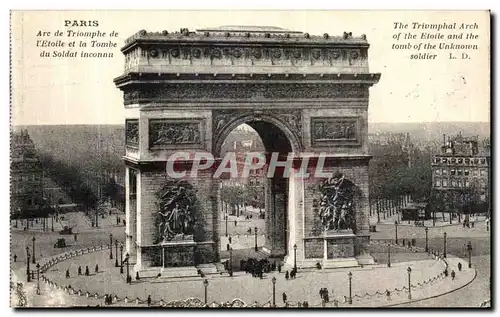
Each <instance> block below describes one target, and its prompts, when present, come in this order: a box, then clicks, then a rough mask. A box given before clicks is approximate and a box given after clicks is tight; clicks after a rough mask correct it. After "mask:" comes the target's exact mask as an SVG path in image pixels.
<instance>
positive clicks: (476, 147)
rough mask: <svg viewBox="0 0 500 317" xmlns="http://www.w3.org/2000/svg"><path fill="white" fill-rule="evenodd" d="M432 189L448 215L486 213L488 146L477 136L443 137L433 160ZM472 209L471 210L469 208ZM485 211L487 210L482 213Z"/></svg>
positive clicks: (488, 192)
mask: <svg viewBox="0 0 500 317" xmlns="http://www.w3.org/2000/svg"><path fill="white" fill-rule="evenodd" d="M431 166H432V190H433V194H435V196H436V197H437V200H438V203H440V205H441V208H443V209H444V211H448V212H466V213H468V212H474V211H478V212H486V211H487V209H488V208H489V207H488V206H489V201H490V153H489V147H485V146H484V145H482V144H480V142H479V139H478V137H477V136H476V137H465V136H462V134H461V133H460V134H458V135H457V136H454V137H448V138H447V137H446V135H444V136H443V145H442V146H441V148H440V152H439V153H438V154H436V155H434V157H433V158H432V164H431ZM471 208H472V209H471ZM485 208H486V210H485Z"/></svg>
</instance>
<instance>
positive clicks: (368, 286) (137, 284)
mask: <svg viewBox="0 0 500 317" xmlns="http://www.w3.org/2000/svg"><path fill="white" fill-rule="evenodd" d="M103 252H104V253H103ZM111 262H113V261H111V260H109V258H108V257H107V251H106V250H104V251H98V252H94V253H91V254H85V255H82V256H79V257H76V258H73V259H72V260H71V261H64V262H61V263H59V264H57V265H55V266H54V267H52V268H51V269H49V271H48V272H46V273H45V276H46V277H47V278H49V279H50V280H52V281H54V282H56V283H57V284H59V285H69V284H71V285H72V287H73V288H75V289H81V290H84V291H88V292H89V293H90V294H95V293H98V294H103V293H110V294H113V295H116V296H117V297H118V298H120V299H123V298H124V297H127V298H128V299H135V298H140V299H141V300H144V299H146V298H147V296H148V295H151V297H152V299H153V301H159V300H160V299H161V300H163V301H165V302H168V301H172V300H181V299H186V298H192V297H195V298H203V297H204V287H203V279H202V278H191V279H182V278H177V279H175V281H174V280H167V279H159V280H157V279H142V280H140V281H135V279H134V282H133V284H132V285H127V284H126V283H125V280H124V275H121V274H119V269H117V268H115V267H114V262H113V263H111ZM96 264H98V265H99V268H100V272H99V273H97V274H93V275H92V276H91V277H90V278H89V277H85V276H77V275H75V272H76V271H77V268H78V265H88V266H89V268H91V269H92V268H94V266H95V265H96ZM408 266H411V267H412V269H413V272H414V273H413V274H414V276H415V283H418V282H420V283H423V282H424V281H425V280H428V279H431V278H434V277H435V276H437V275H438V274H440V273H441V272H442V271H443V270H444V265H443V263H441V262H438V261H436V260H434V259H430V260H424V261H417V262H402V263H394V265H393V266H392V267H391V268H386V267H383V266H382V267H381V266H375V267H370V266H366V267H364V268H353V269H351V270H350V271H352V272H353V278H352V289H353V293H354V294H364V293H365V292H366V293H375V292H377V291H381V290H382V291H383V290H385V289H393V288H402V287H404V285H405V281H406V280H405V278H406V276H407V273H406V269H407V267H408ZM66 269H69V270H70V272H71V274H72V277H71V278H70V279H66V278H65V277H64V272H65V271H66ZM348 272H349V270H347V269H338V270H318V271H311V272H302V273H301V272H299V274H298V275H297V278H296V279H293V280H286V279H285V278H284V274H283V273H282V274H279V273H277V272H272V273H269V274H266V276H265V278H264V279H259V278H253V277H251V276H250V275H249V274H244V275H237V276H234V277H233V278H229V277H227V276H224V277H220V276H217V277H211V276H209V277H208V280H209V298H210V299H209V301H216V302H226V301H231V300H233V299H235V298H240V299H241V300H243V301H244V302H245V303H252V302H254V301H257V302H259V303H265V302H267V301H269V300H270V299H271V297H272V283H271V278H272V277H276V278H277V283H276V292H277V294H279V295H281V293H282V292H286V293H287V296H288V298H289V300H290V301H292V302H293V301H297V300H300V301H304V300H307V301H308V302H309V304H310V306H311V307H312V306H320V305H321V299H320V297H319V295H318V294H317V293H318V291H319V289H320V288H321V287H327V288H328V289H330V290H332V292H333V294H332V296H331V298H332V299H333V298H334V297H335V298H337V299H338V300H339V301H340V300H341V299H343V298H344V296H348V287H347V285H348V274H347V273H348ZM111 281H112V282H111ZM280 297H281V296H280ZM360 305H361V304H360ZM361 306H363V305H361Z"/></svg>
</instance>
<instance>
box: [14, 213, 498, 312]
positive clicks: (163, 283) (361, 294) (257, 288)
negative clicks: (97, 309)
mask: <svg viewBox="0 0 500 317" xmlns="http://www.w3.org/2000/svg"><path fill="white" fill-rule="evenodd" d="M113 217H116V215H111V216H109V215H107V216H106V217H105V219H104V221H102V222H101V223H102V225H103V226H104V227H100V228H92V227H91V226H90V225H89V219H88V218H87V217H86V216H85V215H84V214H83V213H81V212H80V213H68V214H66V219H67V220H66V221H68V222H70V223H73V224H75V228H76V230H75V232H76V233H77V241H74V237H73V236H71V235H61V234H59V233H58V232H43V231H42V230H41V228H38V227H36V226H35V227H32V228H30V230H29V231H23V230H13V231H12V239H13V241H16V243H13V244H12V246H11V255H12V256H13V255H14V254H16V255H17V259H16V260H17V261H16V262H13V261H12V281H13V282H14V281H20V282H22V283H23V284H24V286H23V288H24V291H25V292H26V294H27V298H28V305H29V306H61V305H64V306H67V305H72V306H75V305H76V306H79V305H83V306H87V305H90V306H94V305H103V304H104V303H103V300H102V298H100V299H93V298H92V297H90V298H87V297H85V296H76V295H70V294H68V293H67V292H65V291H63V290H62V289H57V288H54V287H52V286H49V285H48V284H46V283H43V282H42V283H40V284H41V288H40V289H41V295H36V282H34V281H33V282H31V283H26V282H25V281H26V276H25V268H26V255H25V247H26V246H29V247H30V249H32V238H33V237H35V238H36V242H35V243H36V249H35V252H36V258H37V260H36V262H39V261H40V260H41V258H45V259H47V258H50V257H52V256H54V255H57V254H61V253H64V252H69V251H71V250H77V249H81V248H86V247H93V246H95V245H105V246H106V247H107V245H108V244H109V233H112V234H113V237H114V238H113V241H114V240H115V238H118V240H119V241H123V231H124V227H123V226H122V225H116V219H115V222H114V223H113V221H112V220H113ZM236 220H237V221H238V223H237V225H234V220H233V221H232V222H231V224H232V226H230V225H229V223H228V230H231V233H232V235H231V240H232V243H231V246H232V248H233V250H234V252H233V260H234V261H235V262H236V261H237V259H239V258H242V259H244V258H248V257H258V254H257V253H255V252H254V250H253V247H254V244H255V235H254V234H253V233H254V231H253V230H254V229H252V234H248V233H246V230H242V232H243V233H242V234H239V233H237V231H235V230H239V228H242V229H245V228H248V227H249V225H250V224H251V225H252V226H253V225H254V224H255V223H257V225H259V223H258V222H257V221H259V220H261V219H254V220H253V222H252V221H249V222H248V223H246V222H245V219H244V217H243V219H240V218H239V219H236ZM106 221H107V222H106ZM12 225H13V224H12ZM224 225H225V224H224V223H221V226H224ZM262 225H263V224H262ZM230 228H231V229H230ZM377 229H378V230H377V232H375V233H373V234H372V239H373V240H374V242H376V241H392V242H394V241H395V226H394V224H385V223H382V224H379V225H377ZM444 232H446V233H447V235H448V237H447V247H448V254H449V256H448V260H447V261H448V263H449V265H450V267H454V270H455V271H458V270H457V269H456V264H457V261H458V260H459V259H458V258H456V257H454V256H453V255H457V256H459V257H462V258H463V260H462V263H463V266H464V267H466V263H467V259H466V258H467V254H465V253H463V245H464V244H465V243H466V242H467V241H472V243H473V246H474V248H473V251H472V256H473V258H472V260H473V262H474V265H473V268H476V267H477V276H476V270H470V271H467V270H463V271H462V272H461V273H457V277H456V279H455V280H454V281H451V278H449V277H448V278H443V277H441V278H440V279H439V280H436V281H433V282H432V283H430V282H429V280H430V279H432V278H434V277H436V276H439V274H441V273H442V272H443V270H444V264H443V263H442V262H441V261H436V260H435V259H432V258H430V257H429V256H428V255H427V253H425V252H413V250H410V249H408V248H398V247H393V248H392V253H391V262H392V265H391V268H387V260H388V259H387V247H386V246H385V245H383V244H380V243H373V244H371V246H370V253H371V254H372V256H373V257H374V259H375V260H376V262H377V263H378V264H376V265H374V266H366V267H364V268H359V267H358V268H351V269H334V270H307V271H299V274H298V275H297V278H296V279H294V280H286V279H285V277H284V273H281V274H279V273H278V272H272V273H269V274H266V275H265V276H264V278H263V279H259V278H253V277H251V275H250V274H245V273H244V272H235V274H234V276H233V277H232V278H231V277H229V276H228V275H227V274H226V273H224V274H222V275H220V274H214V275H207V276H206V277H205V278H207V280H208V282H209V285H208V288H207V295H208V301H209V302H214V301H215V302H219V303H220V302H225V301H231V300H233V299H235V298H239V299H241V300H243V301H244V302H245V303H253V302H255V301H257V302H258V303H259V304H265V303H269V302H271V301H272V282H271V279H272V278H273V277H276V279H277V281H276V293H275V294H276V301H277V305H278V306H280V305H281V306H283V305H284V304H283V302H282V294H283V293H286V295H287V302H288V303H289V305H294V303H297V302H298V301H308V303H309V305H310V306H321V299H320V296H319V294H318V292H319V289H320V288H322V287H326V288H327V289H328V290H329V292H330V298H331V300H330V302H329V303H327V304H326V306H334V303H333V298H335V299H338V300H339V303H338V305H339V306H340V307H342V306H350V305H349V304H346V303H345V300H346V297H347V296H348V275H347V274H348V272H349V270H350V271H351V272H352V273H353V278H352V296H353V304H352V306H364V307H371V306H373V307H379V306H387V305H393V306H401V305H402V306H404V307H407V306H414V307H436V306H442V302H441V301H440V300H439V298H440V297H442V296H443V297H444V298H454V300H451V301H450V303H455V307H456V306H458V305H460V306H464V305H465V306H467V305H468V306H470V307H476V306H477V305H479V304H480V303H481V302H482V301H484V300H485V299H488V298H489V290H488V287H487V285H488V281H489V276H490V271H489V269H490V268H489V265H490V263H489V260H490V256H489V254H490V243H489V239H490V232H489V231H486V228H485V224H484V222H482V223H481V221H479V222H478V223H477V224H476V226H475V227H474V228H463V227H462V226H461V225H453V226H437V227H430V228H429V232H428V234H429V237H428V238H429V239H428V244H429V247H430V248H431V249H433V250H437V251H440V252H442V249H443V233H444ZM221 233H223V230H221ZM59 238H65V239H66V240H67V243H68V246H67V247H66V248H62V249H58V248H54V243H55V242H56V241H57V239H59ZM402 239H405V241H408V240H411V239H415V240H416V244H417V246H418V247H420V248H423V247H424V246H425V231H424V228H422V227H415V226H412V225H407V226H403V225H400V226H398V240H399V243H400V244H401V243H402ZM264 241H265V235H264V234H258V235H257V242H258V246H259V247H261V246H262V245H263V243H264ZM228 242H229V241H228V237H225V236H222V237H221V250H222V253H221V256H222V257H225V256H226V257H227V253H228V252H227V251H226V244H227V243H228ZM114 252H115V248H113V253H114ZM239 253H241V254H240V255H238V254H239ZM114 256H116V255H115V254H114ZM11 259H12V257H11ZM476 261H477V264H476ZM114 263H115V262H114V260H113V261H111V260H110V259H109V250H104V251H97V252H93V253H90V254H85V255H82V256H78V257H74V258H72V259H69V260H66V261H62V262H60V263H59V264H57V265H55V266H53V267H51V268H50V269H49V270H48V271H47V272H46V273H44V276H45V277H47V278H48V279H50V280H51V281H54V282H55V283H57V284H58V285H61V286H68V285H71V286H72V288H74V289H81V290H82V291H88V292H89V293H91V294H94V293H98V294H113V295H116V296H117V297H118V298H124V297H127V298H129V299H130V300H131V301H132V300H133V299H135V298H140V299H141V300H145V299H146V298H147V296H148V295H151V298H152V300H153V301H159V300H160V299H162V300H163V301H164V302H168V301H172V300H180V299H188V298H198V299H200V300H203V298H204V286H203V280H204V278H201V277H191V278H171V279H166V278H160V279H156V278H152V279H141V280H139V281H136V280H135V279H133V283H132V285H127V284H126V282H125V274H120V273H119V268H116V267H114ZM96 264H97V265H98V266H99V272H98V273H97V274H95V272H94V270H95V265H96ZM79 265H82V268H83V269H84V267H85V266H86V265H88V266H89V270H90V272H91V276H90V277H85V276H78V275H77V271H78V266H79ZM408 266H410V267H411V268H412V273H411V276H412V278H411V283H412V285H414V286H416V288H415V289H413V288H412V292H413V294H412V301H411V302H408V299H407V293H408V292H407V288H406V289H404V287H405V285H407V281H408V273H407V267H408ZM33 267H34V265H33V264H31V269H33ZM66 269H69V270H70V272H71V277H70V278H69V279H66V278H65V271H66ZM124 271H125V268H124ZM472 272H474V275H473V273H472ZM426 282H427V283H426ZM14 284H15V283H14ZM389 289H392V290H395V289H397V290H398V291H394V292H393V293H391V299H390V300H389V299H388V298H387V296H385V295H384V296H382V295H381V294H383V293H384V291H385V290H389ZM377 292H378V293H377ZM441 294H443V295H442V296H438V295H441ZM454 294H456V295H454ZM372 295H376V296H372ZM13 296H14V297H15V292H13ZM435 296H437V297H435ZM419 299H424V300H419ZM447 301H448V300H447ZM15 302H16V301H15V300H13V304H16V303H15ZM114 305H118V306H120V305H125V304H124V303H123V302H121V303H115V304H114ZM127 305H128V306H130V305H132V304H131V303H129V304H127ZM139 305H141V304H139ZM142 305H144V304H142ZM450 305H451V304H450Z"/></svg>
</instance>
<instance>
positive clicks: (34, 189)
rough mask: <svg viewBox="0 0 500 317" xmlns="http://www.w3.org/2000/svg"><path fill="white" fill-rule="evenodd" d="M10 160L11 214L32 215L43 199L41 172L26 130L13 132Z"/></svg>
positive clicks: (18, 215) (17, 215)
mask: <svg viewBox="0 0 500 317" xmlns="http://www.w3.org/2000/svg"><path fill="white" fill-rule="evenodd" d="M10 160H11V161H10V171H11V178H10V180H11V181H10V186H11V195H10V197H11V216H13V217H16V218H17V217H21V218H27V217H33V216H34V215H36V213H37V212H38V211H39V208H38V206H39V205H40V203H41V202H42V199H43V172H42V166H41V164H40V161H39V160H38V158H37V155H36V150H35V145H34V144H33V141H32V140H31V138H30V136H29V134H28V131H27V130H24V129H23V130H21V131H20V132H14V133H13V135H12V138H11V157H10Z"/></svg>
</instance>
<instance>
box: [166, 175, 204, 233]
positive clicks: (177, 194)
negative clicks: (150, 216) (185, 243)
mask: <svg viewBox="0 0 500 317" xmlns="http://www.w3.org/2000/svg"><path fill="white" fill-rule="evenodd" d="M157 197H158V203H157V207H158V213H157V221H156V224H157V239H156V241H157V242H167V241H172V240H174V241H176V240H189V239H192V237H193V234H194V224H195V218H194V217H195V211H196V206H197V198H196V192H195V189H194V187H193V185H191V184H190V183H188V182H186V181H184V180H175V181H174V180H169V181H167V183H166V184H165V185H163V187H162V188H161V189H160V190H159V191H158V192H157Z"/></svg>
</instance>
